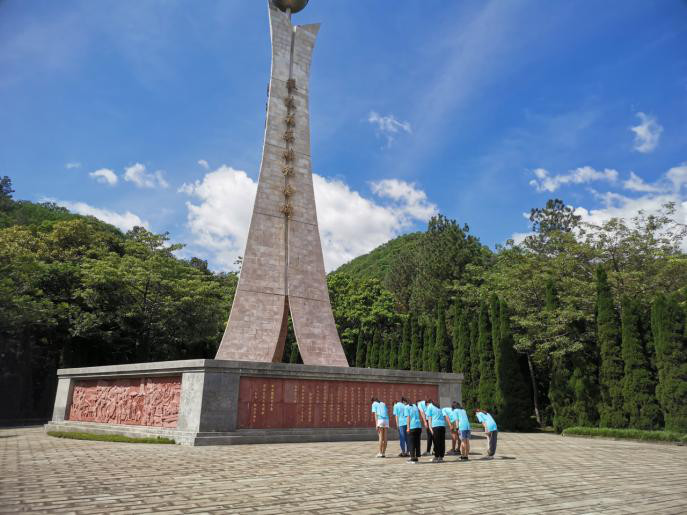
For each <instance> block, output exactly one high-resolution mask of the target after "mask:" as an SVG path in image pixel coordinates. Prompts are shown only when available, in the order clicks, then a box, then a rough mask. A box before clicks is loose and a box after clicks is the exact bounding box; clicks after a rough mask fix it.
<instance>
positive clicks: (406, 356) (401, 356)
mask: <svg viewBox="0 0 687 515" xmlns="http://www.w3.org/2000/svg"><path fill="white" fill-rule="evenodd" d="M410 349H411V322H410V317H408V318H406V320H405V322H404V323H403V336H402V340H401V347H400V350H399V351H398V360H397V363H396V368H398V369H399V370H410Z"/></svg>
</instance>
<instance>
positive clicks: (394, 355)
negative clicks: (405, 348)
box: [389, 334, 398, 370]
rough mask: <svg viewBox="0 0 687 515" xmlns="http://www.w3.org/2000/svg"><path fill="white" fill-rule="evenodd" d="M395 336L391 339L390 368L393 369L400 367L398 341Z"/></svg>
mask: <svg viewBox="0 0 687 515" xmlns="http://www.w3.org/2000/svg"><path fill="white" fill-rule="evenodd" d="M395 336H396V335H395V334H394V335H392V337H391V338H390V339H389V368H390V369H392V370H394V369H396V368H398V342H397V341H396V338H395Z"/></svg>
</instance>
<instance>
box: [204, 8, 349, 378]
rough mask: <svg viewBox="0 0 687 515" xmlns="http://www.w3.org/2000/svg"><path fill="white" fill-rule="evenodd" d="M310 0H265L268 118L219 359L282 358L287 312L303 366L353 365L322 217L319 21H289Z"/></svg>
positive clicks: (269, 359) (274, 359) (218, 354)
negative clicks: (316, 129)
mask: <svg viewBox="0 0 687 515" xmlns="http://www.w3.org/2000/svg"><path fill="white" fill-rule="evenodd" d="M307 3H308V2H307V0H268V6H269V18H270V29H271V37H272V70H271V75H270V85H269V99H268V107H267V123H266V126H265V140H264V145H263V154H262V163H261V165H260V177H259V179H258V190H257V194H256V197H255V204H254V206H253V215H252V218H251V223H250V228H249V231H248V239H247V242H246V249H245V252H244V256H243V264H242V268H241V275H240V277H239V283H238V287H237V290H236V295H235V297H234V303H233V305H232V308H231V314H230V316H229V322H228V324H227V328H226V330H225V332H224V336H223V337H222V343H221V344H220V347H219V349H218V351H217V356H216V358H217V359H229V360H239V361H265V362H279V361H281V359H282V356H283V354H284V344H285V341H286V333H287V325H288V315H289V313H291V319H292V320H293V325H294V331H295V333H296V340H297V342H298V347H299V349H300V352H301V357H302V358H303V362H304V363H305V364H306V365H332V366H341V367H347V366H348V362H347V360H346V356H345V354H344V352H343V349H342V347H341V342H340V340H339V335H338V334H337V331H336V325H335V323H334V316H333V314H332V309H331V304H330V301H329V291H328V290H327V283H326V278H325V271H324V261H323V258H322V246H321V243H320V235H319V231H318V226H317V213H316V209H315V196H314V193H313V183H312V170H311V160H310V115H309V105H308V101H309V95H308V91H309V78H310V63H311V58H312V50H313V47H314V45H315V38H316V36H317V33H318V31H319V28H320V25H319V24H311V25H296V26H294V25H292V24H291V13H292V12H293V13H296V12H298V11H300V10H302V9H303V8H304V7H305V5H306V4H307Z"/></svg>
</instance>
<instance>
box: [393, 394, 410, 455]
mask: <svg viewBox="0 0 687 515" xmlns="http://www.w3.org/2000/svg"><path fill="white" fill-rule="evenodd" d="M407 405H408V401H407V400H406V398H405V397H401V400H400V401H398V402H397V403H396V404H394V408H393V411H392V413H393V414H394V416H395V417H396V427H397V428H398V440H399V444H400V446H401V453H400V454H399V456H400V457H402V458H403V457H406V456H408V446H407V443H406V442H407V436H408V422H407V420H406V417H405V412H406V406H407Z"/></svg>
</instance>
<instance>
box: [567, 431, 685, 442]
mask: <svg viewBox="0 0 687 515" xmlns="http://www.w3.org/2000/svg"><path fill="white" fill-rule="evenodd" d="M562 434H563V436H568V435H577V436H601V437H604V438H620V439H627V440H642V441H646V442H676V443H687V435H685V434H682V433H674V432H672V431H643V430H641V429H610V428H605V427H569V428H567V429H564V430H563V433H562Z"/></svg>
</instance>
